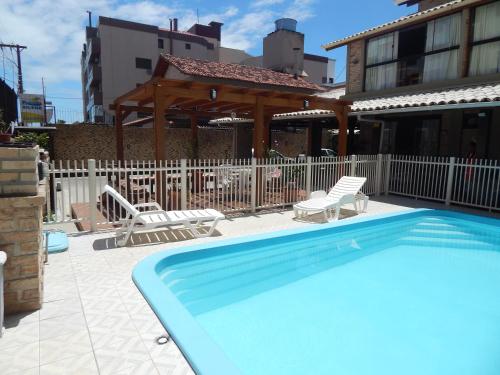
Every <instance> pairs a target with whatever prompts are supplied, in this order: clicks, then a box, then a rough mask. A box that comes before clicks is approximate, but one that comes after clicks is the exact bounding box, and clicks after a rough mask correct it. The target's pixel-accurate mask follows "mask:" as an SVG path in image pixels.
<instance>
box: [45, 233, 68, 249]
mask: <svg viewBox="0 0 500 375" xmlns="http://www.w3.org/2000/svg"><path fill="white" fill-rule="evenodd" d="M44 235H45V239H46V241H47V242H48V252H49V254H54V253H62V252H63V251H66V250H68V247H69V242H68V236H67V235H66V233H64V232H60V231H53V232H52V231H44Z"/></svg>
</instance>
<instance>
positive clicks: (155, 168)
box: [46, 155, 500, 230]
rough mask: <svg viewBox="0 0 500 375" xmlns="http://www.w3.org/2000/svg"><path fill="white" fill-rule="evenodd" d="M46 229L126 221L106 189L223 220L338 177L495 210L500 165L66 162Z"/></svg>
mask: <svg viewBox="0 0 500 375" xmlns="http://www.w3.org/2000/svg"><path fill="white" fill-rule="evenodd" d="M49 174H50V178H49V182H50V183H49V186H50V189H49V192H48V195H47V216H46V221H47V222H56V223H62V222H71V221H73V222H80V223H86V224H87V227H88V229H90V230H96V229H97V228H98V226H99V225H100V224H110V223H116V222H118V221H119V220H120V219H122V218H123V217H124V215H125V213H124V212H123V211H122V210H121V209H120V208H119V207H117V206H116V205H115V202H113V201H110V198H109V197H108V196H107V195H106V194H104V186H105V185H106V184H110V185H112V186H114V187H115V188H116V189H118V190H119V191H120V192H121V193H122V194H123V195H124V196H126V197H127V199H128V200H129V201H131V202H132V203H143V202H151V201H156V202H158V203H160V205H161V206H162V207H164V208H165V209H168V210H178V209H200V208H215V209H217V210H219V211H222V212H225V213H235V212H254V211H256V210H262V209H269V208H276V207H278V208H279V207H287V206H291V205H293V204H294V203H296V202H298V201H301V200H304V199H307V197H308V196H309V194H310V192H311V191H315V190H328V189H330V188H331V187H332V186H333V185H334V184H335V183H336V182H337V180H338V179H339V178H340V177H341V176H343V175H351V176H363V177H367V183H366V184H365V186H364V187H363V191H364V193H365V194H367V195H375V196H376V195H380V194H397V195H403V196H408V197H413V198H421V199H430V200H435V201H441V202H444V203H446V204H448V205H449V204H459V205H466V206H472V207H479V208H485V209H488V210H499V209H500V197H499V195H500V189H499V188H500V165H498V163H497V161H491V160H474V161H471V160H465V159H455V158H443V157H414V156H400V155H398V156H391V155H357V156H356V155H353V156H350V157H338V158H312V157H308V158H304V159H303V160H295V159H285V160H279V159H236V160H235V159H233V160H176V161H166V162H159V163H157V162H154V161H127V162H116V161H95V160H86V161H65V162H62V161H61V162H57V163H52V164H51V165H50V173H49Z"/></svg>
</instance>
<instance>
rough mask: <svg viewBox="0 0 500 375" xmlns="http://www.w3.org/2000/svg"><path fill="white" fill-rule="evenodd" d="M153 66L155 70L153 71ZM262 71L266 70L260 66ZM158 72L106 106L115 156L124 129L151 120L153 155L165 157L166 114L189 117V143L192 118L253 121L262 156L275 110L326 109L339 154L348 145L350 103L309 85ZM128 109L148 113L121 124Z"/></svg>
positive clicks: (120, 151)
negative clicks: (334, 127)
mask: <svg viewBox="0 0 500 375" xmlns="http://www.w3.org/2000/svg"><path fill="white" fill-rule="evenodd" d="M157 70H158V68H157V69H156V70H155V72H156V71H157ZM263 71H264V73H265V70H263ZM164 73H165V72H162V74H161V75H162V76H156V77H153V78H152V79H151V80H149V81H147V82H146V83H144V84H142V85H141V86H138V87H137V88H135V89H133V90H131V91H129V92H128V93H126V94H124V95H122V96H120V97H118V98H117V99H116V100H115V101H114V104H113V105H111V109H113V110H114V111H115V129H116V148H117V156H118V159H120V160H124V150H123V127H124V126H127V125H138V124H141V123H142V122H145V121H149V122H151V121H152V122H153V128H154V132H153V133H154V148H155V153H154V154H155V159H156V160H157V161H161V160H165V137H164V129H165V126H166V124H167V122H166V119H165V117H166V115H167V114H169V115H171V114H182V115H188V116H190V118H191V130H192V133H191V134H192V139H193V142H194V141H195V140H196V139H197V119H198V118H199V117H205V118H216V117H225V116H238V117H245V118H253V119H254V131H253V148H254V156H255V157H257V158H261V157H264V156H265V152H266V150H267V148H268V146H269V138H270V137H269V123H270V121H271V118H272V116H273V115H275V114H279V113H288V112H294V111H301V110H305V109H325V110H332V111H334V112H335V116H336V118H337V119H338V123H339V149H338V153H339V155H345V154H346V149H347V122H348V112H349V105H350V104H352V103H351V102H348V101H344V100H337V99H329V98H323V97H320V96H317V95H315V94H316V92H314V90H311V89H307V90H306V89H304V88H300V87H297V88H295V87H289V86H271V85H266V84H261V85H259V84H255V83H248V82H245V81H235V80H234V79H221V78H220V77H194V76H190V79H189V80H184V79H173V78H165V77H163V76H164V75H165V74H164ZM133 112H141V113H149V114H151V116H150V117H149V118H147V119H144V120H142V119H139V120H135V121H131V122H129V123H124V121H125V119H126V118H127V116H129V115H130V114H131V113H133Z"/></svg>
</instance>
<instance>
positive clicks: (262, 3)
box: [251, 0, 284, 8]
mask: <svg viewBox="0 0 500 375" xmlns="http://www.w3.org/2000/svg"><path fill="white" fill-rule="evenodd" d="M283 2H284V0H257V1H254V2H253V3H252V5H251V6H252V7H253V8H260V7H268V6H271V5H276V4H283Z"/></svg>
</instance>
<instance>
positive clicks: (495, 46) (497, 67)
mask: <svg viewBox="0 0 500 375" xmlns="http://www.w3.org/2000/svg"><path fill="white" fill-rule="evenodd" d="M499 72H500V42H493V43H486V44H481V45H479V46H474V47H472V54H471V61H470V71H469V74H470V75H471V76H476V75H482V74H493V73H499Z"/></svg>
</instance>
